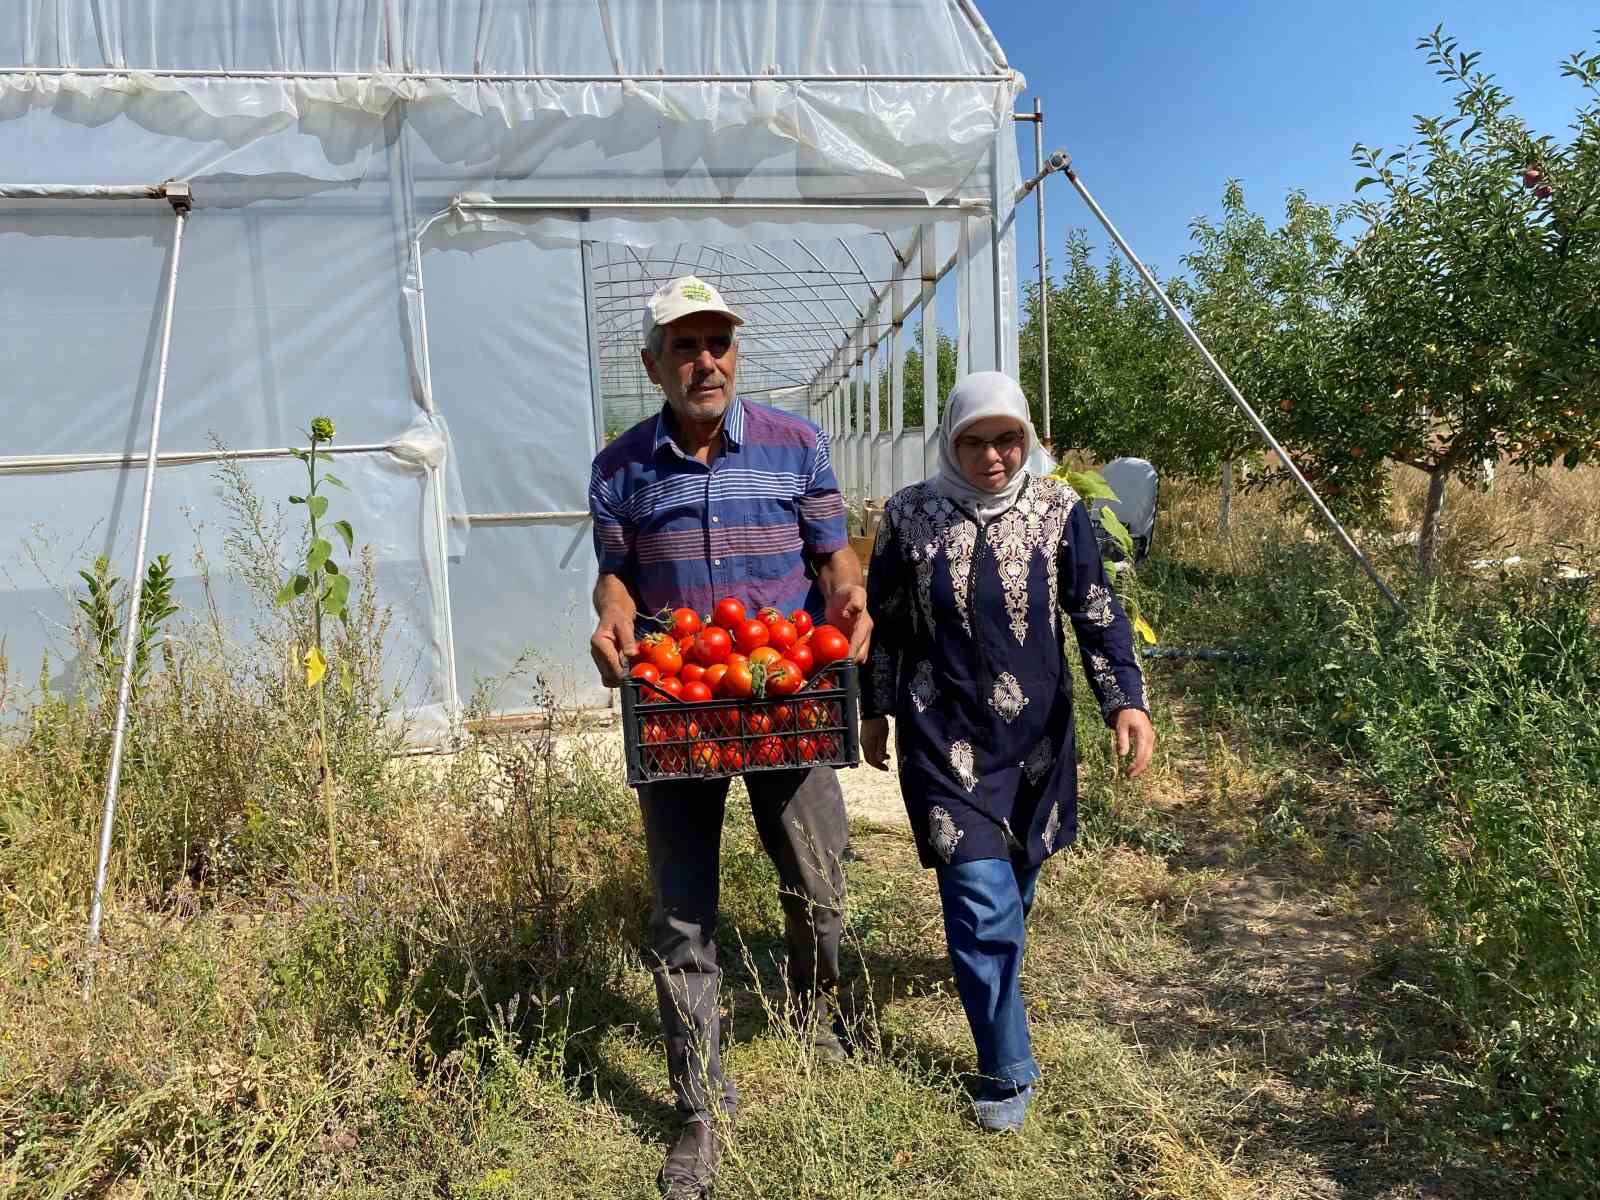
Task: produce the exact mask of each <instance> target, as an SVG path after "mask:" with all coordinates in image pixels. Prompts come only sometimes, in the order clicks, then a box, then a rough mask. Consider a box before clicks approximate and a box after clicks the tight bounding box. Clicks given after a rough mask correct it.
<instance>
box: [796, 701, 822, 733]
mask: <svg viewBox="0 0 1600 1200" xmlns="http://www.w3.org/2000/svg"><path fill="white" fill-rule="evenodd" d="M799 720H800V728H802V729H816V728H818V727H820V726H823V725H827V724H830V722H829V720H828V706H827V705H826V704H822V703H819V702H817V701H815V700H805V701H802V702H801V704H800V710H799Z"/></svg>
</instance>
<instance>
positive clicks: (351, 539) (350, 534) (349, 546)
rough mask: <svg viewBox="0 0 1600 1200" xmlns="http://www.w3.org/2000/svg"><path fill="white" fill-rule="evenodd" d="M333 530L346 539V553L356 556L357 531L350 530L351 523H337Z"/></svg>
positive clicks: (334, 524)
mask: <svg viewBox="0 0 1600 1200" xmlns="http://www.w3.org/2000/svg"><path fill="white" fill-rule="evenodd" d="M333 528H334V530H335V531H336V532H337V533H338V534H339V536H340V537H342V538H343V539H344V551H345V553H346V554H354V553H355V552H356V531H355V530H354V529H351V528H350V522H349V521H335V522H334V523H333Z"/></svg>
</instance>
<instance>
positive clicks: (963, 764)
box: [950, 742, 978, 792]
mask: <svg viewBox="0 0 1600 1200" xmlns="http://www.w3.org/2000/svg"><path fill="white" fill-rule="evenodd" d="M950 765H951V766H952V767H954V768H955V771H956V775H957V776H958V777H959V778H960V780H961V786H962V787H964V788H966V789H967V791H969V792H970V791H971V790H972V789H973V788H975V787H977V786H978V777H977V776H976V775H975V774H973V758H972V743H971V742H955V743H952V745H951V746H950Z"/></svg>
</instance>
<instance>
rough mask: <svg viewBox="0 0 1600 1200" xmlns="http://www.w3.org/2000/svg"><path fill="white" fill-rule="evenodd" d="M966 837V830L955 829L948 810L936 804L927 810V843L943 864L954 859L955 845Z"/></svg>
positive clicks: (953, 820) (954, 823) (953, 819)
mask: <svg viewBox="0 0 1600 1200" xmlns="http://www.w3.org/2000/svg"><path fill="white" fill-rule="evenodd" d="M966 836H967V833H966V830H964V829H957V828H956V822H955V818H954V817H952V816H951V815H950V812H949V810H948V809H946V808H943V807H941V806H940V805H937V804H936V805H934V806H933V807H932V808H931V809H929V810H928V843H929V845H931V846H932V847H933V851H934V853H935V854H937V855H938V856H939V857H940V858H942V859H944V860H945V862H950V861H951V860H952V859H953V858H955V856H956V843H957V842H959V841H960V840H961V839H962V838H964V837H966Z"/></svg>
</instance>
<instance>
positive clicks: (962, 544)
mask: <svg viewBox="0 0 1600 1200" xmlns="http://www.w3.org/2000/svg"><path fill="white" fill-rule="evenodd" d="M952 511H954V510H953V509H952ZM977 546H978V527H977V526H976V525H974V524H973V523H972V522H971V521H968V520H967V519H966V518H965V517H962V518H960V519H959V520H958V521H956V522H955V523H953V524H952V525H950V526H949V527H948V531H947V538H946V542H945V553H946V554H948V555H949V556H950V590H951V591H952V592H953V593H954V594H955V601H956V613H957V615H959V616H960V618H961V628H962V629H964V630H966V632H967V635H968V636H969V637H970V636H971V634H972V619H971V616H970V615H969V614H968V612H967V583H968V581H969V580H970V579H971V577H972V552H973V551H974V550H975V549H977ZM930 623H931V622H930Z"/></svg>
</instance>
